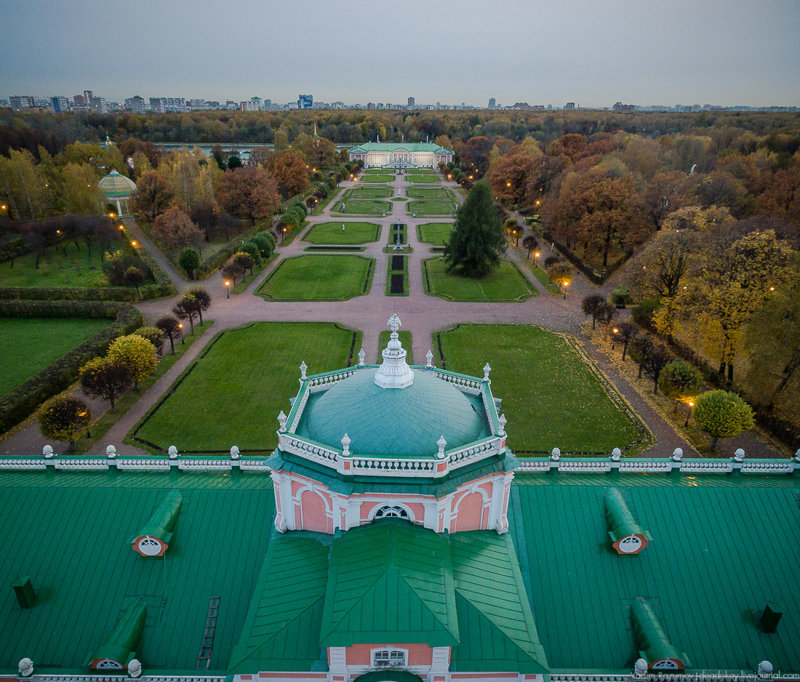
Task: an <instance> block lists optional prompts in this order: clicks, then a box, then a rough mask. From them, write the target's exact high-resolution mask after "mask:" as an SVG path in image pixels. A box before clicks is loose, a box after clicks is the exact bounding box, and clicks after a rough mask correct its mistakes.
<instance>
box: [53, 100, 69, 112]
mask: <svg viewBox="0 0 800 682" xmlns="http://www.w3.org/2000/svg"><path fill="white" fill-rule="evenodd" d="M50 108H51V109H52V110H53V113H54V114H66V113H67V112H68V111H69V110H70V106H69V100H68V99H67V98H66V97H51V98H50Z"/></svg>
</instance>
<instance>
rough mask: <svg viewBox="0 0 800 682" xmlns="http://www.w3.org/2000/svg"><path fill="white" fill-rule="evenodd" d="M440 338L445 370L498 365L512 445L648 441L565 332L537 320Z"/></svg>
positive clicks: (496, 384) (495, 375)
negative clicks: (538, 322) (531, 323)
mask: <svg viewBox="0 0 800 682" xmlns="http://www.w3.org/2000/svg"><path fill="white" fill-rule="evenodd" d="M436 336H439V338H440V341H441V348H442V352H443V353H444V359H445V360H446V363H447V369H449V370H453V371H456V372H463V373H465V374H472V375H475V376H482V372H481V367H483V365H484V364H485V363H486V362H487V361H488V363H489V364H490V365H491V366H492V372H491V379H492V393H493V394H494V396H495V397H496V398H502V399H503V404H502V410H501V411H502V412H504V413H505V415H506V418H507V419H508V426H507V427H506V430H507V431H508V434H509V436H508V445H509V447H510V448H511V449H512V450H515V451H519V450H528V451H537V452H549V451H550V450H551V449H552V448H554V447H557V448H560V449H561V451H562V452H564V453H573V454H578V453H586V454H589V453H592V454H600V453H602V454H609V453H610V452H611V450H612V449H613V448H615V447H618V448H625V447H626V446H628V445H629V444H632V443H634V441H638V440H645V441H646V442H647V443H649V442H650V440H649V439H650V436H649V434H648V432H647V429H646V428H645V427H644V425H643V424H642V423H641V421H640V420H639V419H638V418H637V417H635V416H634V415H633V414H632V413H631V412H630V411H629V410H628V409H626V408H625V404H624V403H623V401H622V400H621V399H620V398H619V396H618V394H617V393H616V391H615V390H614V388H613V387H612V386H611V385H610V384H609V383H608V380H607V379H605V377H604V376H603V375H602V374H601V373H600V372H599V370H598V369H597V368H596V366H595V365H594V364H593V363H592V362H591V361H590V360H588V359H587V358H585V357H584V356H583V355H582V354H581V353H580V352H579V351H578V350H577V348H576V346H575V345H574V343H572V342H570V341H568V340H567V339H566V338H565V337H563V336H559V335H558V334H554V333H553V332H549V331H547V330H545V329H542V328H541V327H536V326H532V325H461V326H460V327H459V328H457V329H455V330H453V331H448V332H445V333H442V334H437V335H436ZM437 347H438V343H436V339H434V348H437ZM641 449H642V445H641V444H640V445H639V446H634V447H631V450H630V451H629V452H627V453H626V454H634V453H635V452H637V451H640V450H641Z"/></svg>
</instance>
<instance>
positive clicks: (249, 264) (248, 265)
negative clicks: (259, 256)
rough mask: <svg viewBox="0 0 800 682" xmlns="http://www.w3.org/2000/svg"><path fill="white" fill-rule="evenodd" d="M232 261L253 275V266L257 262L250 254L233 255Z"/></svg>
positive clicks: (238, 253)
mask: <svg viewBox="0 0 800 682" xmlns="http://www.w3.org/2000/svg"><path fill="white" fill-rule="evenodd" d="M231 260H232V261H233V262H234V263H236V264H237V265H238V266H239V267H240V268H241V269H242V271H244V270H249V271H250V274H251V275H252V274H253V265H255V262H254V261H253V257H252V256H251V255H250V254H249V253H246V252H244V251H238V252H237V253H234V254H233V256H232V257H231Z"/></svg>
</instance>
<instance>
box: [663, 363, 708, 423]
mask: <svg viewBox="0 0 800 682" xmlns="http://www.w3.org/2000/svg"><path fill="white" fill-rule="evenodd" d="M658 387H659V388H660V389H661V392H662V393H663V394H664V395H665V396H667V398H669V399H670V400H674V401H675V411H676V412H677V410H678V403H679V402H681V401H686V400H688V399H689V398H693V397H694V396H696V395H697V394H698V393H699V392H700V389H701V388H702V387H703V378H702V377H701V376H700V373H699V372H698V371H697V370H696V369H695V368H694V367H692V366H691V365H690V364H689V363H688V362H684V361H683V360H673V361H672V362H670V363H669V364H667V365H666V366H665V367H664V369H662V370H661V375H660V376H659V377H658Z"/></svg>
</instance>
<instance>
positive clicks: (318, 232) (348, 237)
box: [303, 223, 381, 244]
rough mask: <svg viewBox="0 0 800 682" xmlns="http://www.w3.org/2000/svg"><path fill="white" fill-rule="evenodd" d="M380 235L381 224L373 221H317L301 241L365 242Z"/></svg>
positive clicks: (317, 242) (375, 239)
mask: <svg viewBox="0 0 800 682" xmlns="http://www.w3.org/2000/svg"><path fill="white" fill-rule="evenodd" d="M342 226H344V230H343V229H342ZM380 236H381V226H380V225H376V224H375V223H319V224H318V225H314V227H312V228H311V229H310V230H309V231H308V234H307V235H306V236H305V238H304V240H303V241H307V242H311V243H312V244H366V243H367V242H376V241H378V239H380Z"/></svg>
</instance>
